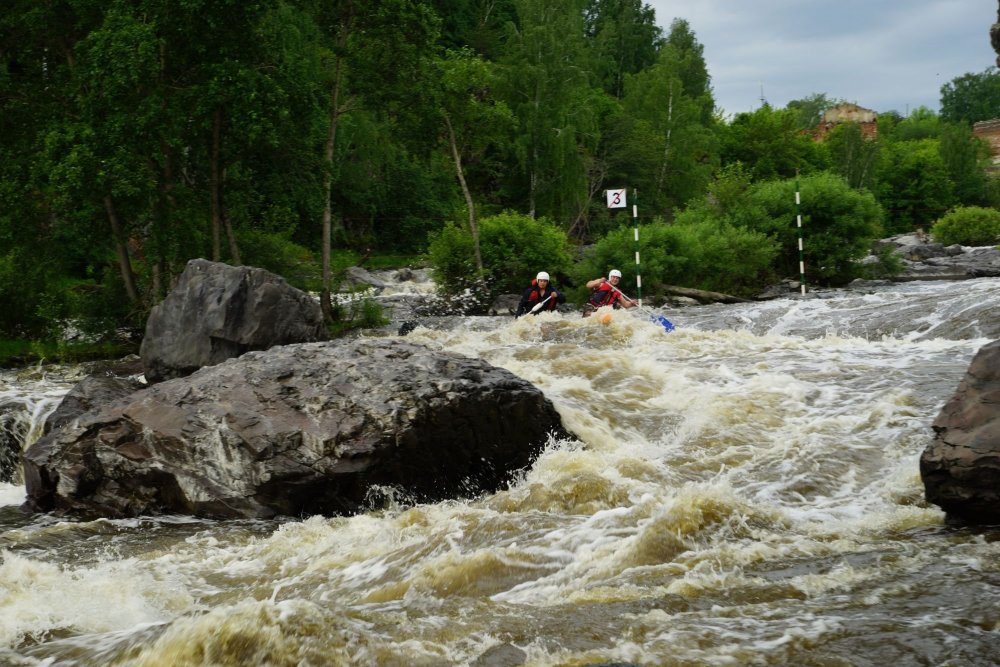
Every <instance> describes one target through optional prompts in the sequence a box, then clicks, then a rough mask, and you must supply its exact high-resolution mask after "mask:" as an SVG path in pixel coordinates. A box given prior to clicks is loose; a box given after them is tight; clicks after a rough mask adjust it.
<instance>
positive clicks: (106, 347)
mask: <svg viewBox="0 0 1000 667" xmlns="http://www.w3.org/2000/svg"><path fill="white" fill-rule="evenodd" d="M138 352H139V344H138V343H122V342H101V343H66V342H58V341H37V340H0V368H18V367H20V366H28V365H31V364H35V363H38V362H40V361H42V362H48V363H59V364H71V363H79V362H81V361H97V360H101V359H118V358H121V357H124V356H125V355H128V354H137V353H138Z"/></svg>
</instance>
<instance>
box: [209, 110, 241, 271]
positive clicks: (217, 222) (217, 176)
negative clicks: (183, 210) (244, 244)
mask: <svg viewBox="0 0 1000 667" xmlns="http://www.w3.org/2000/svg"><path fill="white" fill-rule="evenodd" d="M225 182H226V170H225V168H224V167H223V166H222V108H221V107H219V108H217V109H216V110H215V114H213V118H212V186H211V187H212V255H213V259H214V260H215V261H216V262H218V261H219V260H220V258H221V256H222V241H221V236H222V233H221V230H222V229H225V231H226V241H227V243H228V244H229V262H230V263H231V264H232V265H233V266H239V265H240V264H242V263H243V262H242V260H240V249H239V247H237V245H236V234H234V233H233V225H232V223H231V222H230V221H229V217H228V216H227V215H226V205H225V199H224V197H223V189H224V188H225Z"/></svg>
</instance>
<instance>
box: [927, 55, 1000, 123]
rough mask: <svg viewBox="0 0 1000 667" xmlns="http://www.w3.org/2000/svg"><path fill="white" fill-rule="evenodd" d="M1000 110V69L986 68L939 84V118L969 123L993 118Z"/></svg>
mask: <svg viewBox="0 0 1000 667" xmlns="http://www.w3.org/2000/svg"><path fill="white" fill-rule="evenodd" d="M998 109H1000V71H998V70H997V68H996V67H987V68H986V70H984V71H983V72H980V73H979V74H972V73H966V74H963V75H962V76H960V77H956V78H954V79H952V80H951V81H950V82H948V83H946V84H944V85H943V86H941V118H942V119H943V120H946V121H951V122H962V123H965V124H968V125H971V124H973V123H976V122H979V121H981V120H992V119H994V118H996V117H997V112H998V111H997V110H998Z"/></svg>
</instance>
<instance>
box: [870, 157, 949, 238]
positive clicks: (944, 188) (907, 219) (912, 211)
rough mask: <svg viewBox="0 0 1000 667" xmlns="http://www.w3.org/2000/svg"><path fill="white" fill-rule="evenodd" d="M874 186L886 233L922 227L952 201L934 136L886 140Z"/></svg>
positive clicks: (928, 223) (942, 161)
mask: <svg viewBox="0 0 1000 667" xmlns="http://www.w3.org/2000/svg"><path fill="white" fill-rule="evenodd" d="M876 187H877V189H876V192H877V194H878V200H879V203H880V204H881V205H882V208H883V209H884V210H885V213H886V231H887V232H889V233H890V234H900V233H906V232H912V231H914V230H916V229H918V228H924V229H926V228H928V227H930V224H931V223H932V222H933V221H934V220H936V219H937V218H938V217H939V216H941V215H942V214H943V213H944V212H945V211H947V210H948V209H949V208H950V207H951V206H952V205H953V204H954V202H955V200H954V194H953V187H954V186H953V184H952V182H951V180H950V179H949V178H948V170H947V167H946V166H945V163H944V160H943V159H942V157H941V152H940V150H939V143H938V141H937V140H936V139H921V140H915V141H895V142H890V143H888V144H887V145H886V146H885V147H884V148H883V150H882V151H881V156H880V164H879V169H878V184H877V186H876Z"/></svg>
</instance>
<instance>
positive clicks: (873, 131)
mask: <svg viewBox="0 0 1000 667" xmlns="http://www.w3.org/2000/svg"><path fill="white" fill-rule="evenodd" d="M841 123H857V124H858V125H860V126H861V136H863V137H864V138H865V139H874V138H875V137H876V136H878V114H877V113H875V112H874V111H872V110H871V109H865V108H864V107H859V106H858V105H857V104H838V105H837V106H835V107H830V108H829V109H827V110H826V111H824V112H823V117H822V118H821V119H820V121H819V125H817V126H816V129H815V130H814V131H813V139H815V140H816V141H822V140H823V138H824V137H825V136H826V134H827V132H829V131H830V130H832V129H833V128H834V127H835V126H837V125H839V124H841Z"/></svg>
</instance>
